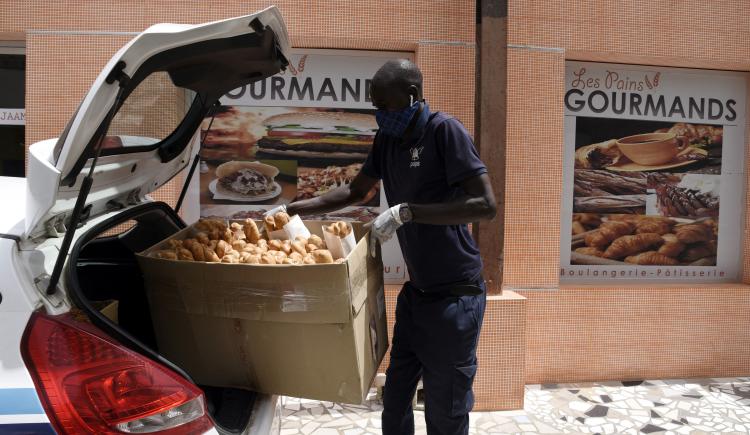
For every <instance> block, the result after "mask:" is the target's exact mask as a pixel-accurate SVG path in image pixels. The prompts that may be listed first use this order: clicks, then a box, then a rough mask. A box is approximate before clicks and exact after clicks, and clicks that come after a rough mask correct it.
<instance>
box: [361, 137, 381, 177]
mask: <svg viewBox="0 0 750 435" xmlns="http://www.w3.org/2000/svg"><path fill="white" fill-rule="evenodd" d="M379 142H380V141H379V140H378V135H375V139H373V141H372V148H371V149H370V154H368V155H367V159H366V160H365V163H364V164H362V169H361V171H362V173H363V174H365V175H367V176H368V177H370V178H374V179H376V180H380V179H381V178H382V176H381V174H382V172H381V169H380V162H381V160H382V159H381V158H380V148H381V146H380V145H379Z"/></svg>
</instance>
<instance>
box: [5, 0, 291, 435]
mask: <svg viewBox="0 0 750 435" xmlns="http://www.w3.org/2000/svg"><path fill="white" fill-rule="evenodd" d="M288 50H289V42H288V35H287V32H286V27H285V24H284V20H283V18H282V16H281V14H280V13H279V11H278V10H277V9H276V8H275V7H271V8H268V9H265V10H263V11H261V12H258V13H255V14H252V15H248V16H244V17H238V18H232V19H228V20H222V21H216V22H212V23H206V24H201V25H178V24H158V25H155V26H152V27H150V28H149V29H147V30H146V31H144V32H143V33H141V34H140V35H138V36H137V37H135V38H134V39H133V40H132V41H130V42H129V43H128V44H127V45H125V46H124V47H123V48H122V49H120V51H119V52H117V54H115V56H114V57H113V58H112V59H111V60H110V61H109V63H108V64H107V66H106V67H105V68H104V70H103V71H102V72H101V73H100V74H99V76H98V77H97V79H96V81H95V82H94V84H93V85H92V87H91V89H90V90H89V92H88V94H86V96H85V98H84V99H83V101H82V102H81V104H80V106H79V107H78V109H77V111H76V113H75V114H74V115H73V117H72V119H71V120H70V122H69V123H68V125H67V127H66V128H65V130H64V131H63V132H62V134H61V135H60V137H59V138H58V139H50V140H45V141H42V142H38V143H36V144H34V145H32V146H31V147H30V150H29V157H28V171H27V178H25V179H18V178H6V177H2V178H0V191H2V198H3V210H2V212H0V434H8V433H13V434H27V433H42V434H44V433H58V434H83V433H92V434H121V433H126V434H127V433H130V434H133V433H155V434H201V433H231V434H241V433H245V434H261V433H262V434H267V433H270V432H272V431H275V432H276V433H278V431H279V429H278V425H279V405H278V398H277V397H275V396H269V395H263V394H259V393H254V392H249V391H245V390H240V389H233V388H216V387H207V386H200V385H196V384H195V383H194V382H193V381H192V380H191V378H190V376H189V375H188V374H187V373H185V372H184V371H183V370H181V369H180V368H179V367H177V366H176V365H175V364H173V363H171V362H169V361H167V360H166V359H165V358H163V357H162V356H160V355H159V351H158V347H157V346H156V344H155V340H154V334H153V330H152V327H151V322H150V316H149V308H148V300H147V298H146V294H145V291H144V287H143V281H142V278H141V274H140V271H139V269H138V266H137V263H136V261H135V258H134V256H133V253H134V252H138V251H141V250H143V249H145V248H146V247H148V246H150V245H152V244H154V243H155V242H157V241H159V240H161V239H163V238H165V237H167V236H168V235H170V234H172V233H174V232H176V231H178V230H179V229H181V228H183V227H184V226H185V223H184V222H183V221H182V220H181V219H180V217H179V216H178V214H177V213H176V211H175V210H174V209H172V208H171V207H169V206H168V205H166V204H165V203H163V202H156V201H153V200H152V199H151V198H150V197H149V196H148V194H149V193H150V192H153V191H154V190H156V189H157V188H159V187H160V186H162V185H163V184H165V183H166V182H167V181H169V180H171V179H172V178H173V177H175V175H176V174H178V173H179V172H180V171H182V170H183V169H185V168H189V169H190V171H188V172H190V173H193V172H194V170H195V166H196V164H197V162H198V158H197V155H198V151H199V147H200V142H201V141H200V139H201V138H200V134H199V130H200V129H199V126H200V125H201V122H202V121H203V120H204V118H206V116H207V115H208V116H209V117H210V114H211V111H212V110H214V108H215V107H216V106H217V101H218V99H219V98H220V97H221V96H222V95H224V94H225V93H227V92H229V91H231V90H233V89H235V88H238V87H240V86H243V85H246V84H249V83H252V82H254V81H258V80H263V79H265V78H266V77H269V76H272V75H274V74H276V73H278V72H279V71H281V70H282V69H284V68H285V67H286V65H287V59H288ZM196 175H197V174H196ZM181 178H187V179H188V180H187V181H186V184H187V182H189V179H190V176H188V177H181ZM184 192H185V190H183V194H184ZM181 200H182V198H181V199H180V201H181Z"/></svg>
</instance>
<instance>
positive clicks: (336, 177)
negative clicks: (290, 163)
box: [297, 163, 380, 206]
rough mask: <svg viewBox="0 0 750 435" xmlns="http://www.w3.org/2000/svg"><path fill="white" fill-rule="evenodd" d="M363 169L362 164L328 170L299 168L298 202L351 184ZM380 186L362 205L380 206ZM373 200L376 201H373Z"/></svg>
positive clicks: (371, 191)
mask: <svg viewBox="0 0 750 435" xmlns="http://www.w3.org/2000/svg"><path fill="white" fill-rule="evenodd" d="M360 169H362V164H361V163H352V164H351V165H347V166H328V167H326V168H299V169H298V171H297V201H299V200H302V199H310V198H315V197H317V196H320V195H323V194H325V193H327V192H328V191H330V190H333V189H335V188H337V187H341V186H346V185H348V184H350V183H351V182H352V181H353V180H354V177H356V176H357V174H359V171H360ZM379 193H380V185H379V184H377V185H375V186H374V187H373V188H372V189H370V192H369V193H368V194H367V196H366V197H365V199H364V200H363V201H362V204H368V205H371V206H377V205H379V203H380V201H379V199H380V198H379ZM373 199H374V200H375V201H373Z"/></svg>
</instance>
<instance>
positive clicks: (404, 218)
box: [398, 207, 411, 223]
mask: <svg viewBox="0 0 750 435" xmlns="http://www.w3.org/2000/svg"><path fill="white" fill-rule="evenodd" d="M398 214H399V218H401V222H404V223H406V222H409V221H410V220H411V209H410V208H409V207H401V209H399V211H398Z"/></svg>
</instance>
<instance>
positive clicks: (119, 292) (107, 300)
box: [65, 202, 259, 433]
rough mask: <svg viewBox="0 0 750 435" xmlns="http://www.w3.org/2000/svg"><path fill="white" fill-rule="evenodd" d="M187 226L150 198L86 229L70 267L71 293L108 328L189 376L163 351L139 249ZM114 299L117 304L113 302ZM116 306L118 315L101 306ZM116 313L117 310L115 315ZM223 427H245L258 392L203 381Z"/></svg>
mask: <svg viewBox="0 0 750 435" xmlns="http://www.w3.org/2000/svg"><path fill="white" fill-rule="evenodd" d="M184 227H185V223H184V222H183V221H182V220H181V219H180V217H179V216H178V215H177V214H176V213H175V212H174V210H172V208H170V207H169V206H168V205H167V204H165V203H162V202H149V203H144V204H141V205H138V206H135V207H133V208H131V209H128V210H126V211H123V212H122V213H118V214H117V215H116V216H114V217H112V218H110V219H108V220H106V221H104V222H102V223H100V224H98V225H97V226H95V227H94V228H92V229H91V230H89V231H87V232H86V233H85V234H82V235H81V237H80V238H79V239H78V241H77V242H76V244H75V246H74V247H73V249H72V250H71V253H70V257H69V259H68V266H67V270H66V276H65V277H66V284H67V289H68V292H69V295H70V296H71V298H72V299H73V301H74V302H75V304H76V305H77V306H78V307H79V308H80V309H81V310H83V312H84V313H85V314H86V315H87V316H88V318H89V319H90V320H91V321H92V323H94V324H95V325H96V326H98V327H99V328H100V329H102V330H103V331H104V332H106V333H107V334H109V335H110V336H112V337H114V338H115V339H117V340H118V341H120V342H121V343H122V344H123V345H125V346H127V347H129V348H131V349H132V350H134V351H136V352H139V353H141V354H143V355H146V356H147V357H149V358H152V359H154V360H156V361H159V362H160V363H162V364H164V365H165V366H167V367H169V368H171V369H172V370H174V371H175V372H177V373H179V374H181V375H182V376H184V377H185V378H187V379H189V380H191V378H190V375H189V374H188V373H185V371H184V370H182V369H181V368H180V367H178V366H176V365H175V364H173V363H171V362H170V361H168V360H166V359H165V358H164V357H162V356H161V355H160V354H159V349H158V346H157V345H156V340H155V336H154V331H153V327H152V323H151V315H150V310H149V305H148V299H147V297H146V290H145V286H144V284H143V277H142V274H141V271H140V269H139V267H138V263H137V261H136V259H135V253H136V252H140V251H142V250H144V249H146V248H148V247H150V246H152V245H154V244H155V243H157V242H159V241H161V240H163V239H165V238H167V237H168V236H170V235H172V234H174V233H175V232H177V231H179V230H180V229H182V228H184ZM115 303H116V304H115ZM114 306H116V321H115V320H113V319H111V318H110V317H108V316H107V315H105V314H104V313H103V312H102V309H104V308H105V307H109V308H112V307H114ZM111 317H113V318H114V316H111ZM201 388H202V389H203V391H204V392H205V396H206V400H207V402H208V410H209V413H210V414H211V416H212V418H213V419H214V422H215V424H216V426H217V428H218V429H220V431H222V432H225V433H242V432H243V431H244V430H245V428H246V427H247V426H248V423H249V422H250V421H251V420H252V417H253V415H252V412H253V409H254V405H255V402H256V399H258V397H259V395H258V394H257V393H255V392H252V391H246V390H240V389H234V388H218V387H207V386H201Z"/></svg>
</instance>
